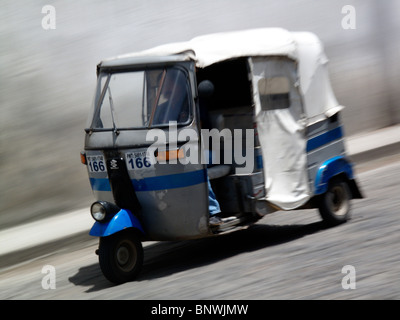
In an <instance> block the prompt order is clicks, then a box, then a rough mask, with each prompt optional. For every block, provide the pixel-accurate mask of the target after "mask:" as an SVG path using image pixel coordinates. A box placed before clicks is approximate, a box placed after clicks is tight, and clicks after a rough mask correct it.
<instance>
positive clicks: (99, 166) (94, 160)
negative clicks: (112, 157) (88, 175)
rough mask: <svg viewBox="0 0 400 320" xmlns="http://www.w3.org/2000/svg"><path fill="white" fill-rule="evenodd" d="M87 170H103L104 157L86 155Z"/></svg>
mask: <svg viewBox="0 0 400 320" xmlns="http://www.w3.org/2000/svg"><path fill="white" fill-rule="evenodd" d="M86 160H87V164H88V168H89V172H105V171H106V162H105V161H104V157H103V156H101V155H97V156H86Z"/></svg>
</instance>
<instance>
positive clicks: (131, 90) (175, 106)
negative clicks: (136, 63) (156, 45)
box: [90, 67, 191, 130]
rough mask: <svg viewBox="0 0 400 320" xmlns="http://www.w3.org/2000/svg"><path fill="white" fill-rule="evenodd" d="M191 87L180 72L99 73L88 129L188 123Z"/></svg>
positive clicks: (184, 75)
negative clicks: (171, 122)
mask: <svg viewBox="0 0 400 320" xmlns="http://www.w3.org/2000/svg"><path fill="white" fill-rule="evenodd" d="M189 88H190V86H189V83H188V77H187V74H186V73H185V71H183V70H182V69H179V68H175V67H172V68H164V69H148V70H135V71H126V72H112V73H105V72H102V73H100V76H99V78H98V84H97V91H96V96H95V105H94V114H93V118H92V119H91V120H92V121H91V125H90V128H91V129H114V130H115V129H129V128H150V127H154V126H162V125H168V123H169V121H177V123H178V124H184V123H188V122H189V121H190V119H191V117H190V116H191V112H190V110H191V108H190V106H191V103H190V97H191V95H190V90H189Z"/></svg>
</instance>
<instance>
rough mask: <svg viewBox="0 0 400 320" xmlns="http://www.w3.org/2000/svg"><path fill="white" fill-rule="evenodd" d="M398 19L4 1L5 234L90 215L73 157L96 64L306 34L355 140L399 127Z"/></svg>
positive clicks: (0, 208)
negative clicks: (57, 218)
mask: <svg viewBox="0 0 400 320" xmlns="http://www.w3.org/2000/svg"><path fill="white" fill-rule="evenodd" d="M45 5H52V6H53V7H54V8H55V12H56V19H55V23H56V24H55V27H56V28H55V29H49V30H45V29H44V28H43V27H42V20H43V19H44V18H45V17H46V13H42V8H43V7H44V6H45ZM346 5H350V6H352V7H353V8H354V9H355V25H354V26H355V29H346V28H343V23H345V24H346V21H347V22H348V20H347V17H346V16H347V14H348V12H344V13H343V12H342V9H343V7H344V6H346ZM399 12H400V1H398V0H385V1H379V0H335V1H333V0H284V1H276V0H246V1H243V0H201V1H198V0H191V1H188V0H169V1H162V0H132V1H127V0H125V1H123V0H116V1H106V0H85V1H67V0H59V1H50V0H47V1H46V0H45V1H41V0H22V1H11V0H2V1H1V2H0V107H1V118H0V119H1V120H0V121H1V122H0V177H1V180H0V228H5V227H8V226H10V225H12V224H15V223H19V222H23V221H31V220H33V219H37V218H39V217H44V216H46V215H54V214H58V213H62V212H65V211H67V210H71V209H75V208H82V207H83V206H87V207H89V206H90V204H91V201H92V195H91V190H90V186H89V182H88V178H87V174H86V168H85V167H84V166H83V165H81V164H80V158H79V152H80V151H81V150H82V149H83V139H84V131H83V129H84V127H85V124H86V118H87V112H88V109H89V105H90V104H91V102H92V97H93V91H94V86H95V81H96V77H95V70H96V64H97V63H98V62H99V61H100V60H102V59H104V58H107V57H110V56H114V55H118V54H122V53H128V52H132V51H137V50H142V49H146V48H149V47H152V46H156V45H159V44H164V43H168V42H173V41H185V40H189V39H191V38H192V37H195V36H198V35H201V34H206V33H211V32H221V31H231V30H240V29H248V28H259V27H283V28H286V29H288V30H291V31H312V32H314V33H316V34H317V35H318V36H319V37H320V39H321V40H322V41H323V43H324V45H325V49H326V53H327V56H328V58H329V60H330V64H329V67H330V75H331V80H332V84H333V88H334V90H335V93H336V96H337V99H338V101H339V102H340V103H341V104H343V105H345V106H347V108H346V109H345V111H344V112H343V120H344V124H345V131H346V134H347V135H351V134H356V133H360V132H363V131H370V130H374V129H378V128H382V127H385V126H390V125H393V124H396V123H399V122H400V106H399V100H400V90H398V86H399V81H400V62H399V56H400V55H399V53H400V41H399V40H400V39H399V37H400V36H399V34H400V32H399V31H400V19H399V15H398V13H399ZM353 22H354V21H353Z"/></svg>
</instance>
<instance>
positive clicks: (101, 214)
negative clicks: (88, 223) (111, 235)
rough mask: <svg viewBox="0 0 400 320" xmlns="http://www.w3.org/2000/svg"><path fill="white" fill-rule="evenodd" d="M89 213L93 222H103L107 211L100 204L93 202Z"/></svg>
mask: <svg viewBox="0 0 400 320" xmlns="http://www.w3.org/2000/svg"><path fill="white" fill-rule="evenodd" d="M90 213H91V215H92V217H93V219H94V220H96V221H103V220H104V219H105V218H106V214H107V210H106V208H105V206H104V205H103V204H102V203H101V202H95V203H93V204H92V206H91V207H90Z"/></svg>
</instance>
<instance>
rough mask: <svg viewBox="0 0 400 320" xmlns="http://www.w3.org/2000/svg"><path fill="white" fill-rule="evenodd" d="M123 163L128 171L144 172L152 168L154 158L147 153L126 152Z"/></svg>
mask: <svg viewBox="0 0 400 320" xmlns="http://www.w3.org/2000/svg"><path fill="white" fill-rule="evenodd" d="M125 161H126V166H127V168H128V170H145V169H152V168H154V162H155V161H154V158H152V157H150V155H149V154H148V152H147V151H139V152H127V153H125Z"/></svg>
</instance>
